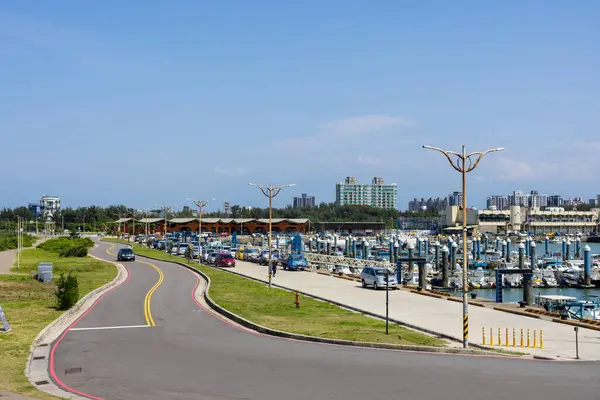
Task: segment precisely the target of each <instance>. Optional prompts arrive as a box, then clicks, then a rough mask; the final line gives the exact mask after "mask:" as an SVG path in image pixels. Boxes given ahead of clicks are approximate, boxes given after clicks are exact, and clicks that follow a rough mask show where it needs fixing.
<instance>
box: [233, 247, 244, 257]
mask: <svg viewBox="0 0 600 400" xmlns="http://www.w3.org/2000/svg"><path fill="white" fill-rule="evenodd" d="M235 258H236V259H237V260H243V259H244V246H240V247H239V248H238V249H237V251H236V252H235Z"/></svg>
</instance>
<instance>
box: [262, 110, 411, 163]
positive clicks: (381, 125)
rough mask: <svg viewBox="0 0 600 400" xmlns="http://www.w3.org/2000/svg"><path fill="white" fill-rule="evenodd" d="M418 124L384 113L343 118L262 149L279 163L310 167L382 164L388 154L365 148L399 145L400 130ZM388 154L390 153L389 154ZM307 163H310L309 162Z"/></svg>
mask: <svg viewBox="0 0 600 400" xmlns="http://www.w3.org/2000/svg"><path fill="white" fill-rule="evenodd" d="M414 125H415V123H414V122H413V121H410V120H409V119H407V118H405V117H401V116H392V115H384V114H375V115H364V116H355V117H349V118H344V119H340V120H335V121H330V122H326V123H322V124H319V125H318V126H317V127H316V129H315V132H314V133H312V134H310V135H306V136H300V137H292V138H286V139H283V140H279V141H276V142H275V143H273V144H272V145H270V146H268V147H266V148H265V149H263V152H267V154H269V157H271V159H275V158H277V159H278V162H286V163H288V162H290V161H294V162H302V163H303V165H308V166H309V169H313V168H312V167H313V166H314V168H319V167H320V166H323V165H326V166H327V168H328V169H329V170H331V169H336V168H337V169H339V170H348V169H349V168H352V167H355V166H357V165H358V166H360V165H362V166H363V168H364V167H367V166H368V167H381V166H382V165H384V164H385V157H383V156H379V157H373V156H366V155H364V153H363V152H364V150H365V149H373V150H376V151H380V150H381V149H382V146H381V144H384V143H385V146H392V147H394V146H398V145H399V143H398V140H402V139H403V138H404V137H406V136H402V135H398V132H399V130H402V129H405V128H408V127H412V126H414ZM386 155H387V154H386ZM307 163H308V164H307Z"/></svg>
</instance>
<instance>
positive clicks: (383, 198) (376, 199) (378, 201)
mask: <svg viewBox="0 0 600 400" xmlns="http://www.w3.org/2000/svg"><path fill="white" fill-rule="evenodd" d="M397 198H398V185H396V184H395V183H387V184H386V183H385V182H384V181H383V178H381V177H375V178H373V181H372V182H371V183H370V184H362V183H358V181H357V180H356V178H355V177H353V176H348V177H346V179H345V180H344V182H338V183H336V184H335V202H336V204H338V205H341V206H344V205H361V206H372V207H378V208H396V207H397V205H396V203H397Z"/></svg>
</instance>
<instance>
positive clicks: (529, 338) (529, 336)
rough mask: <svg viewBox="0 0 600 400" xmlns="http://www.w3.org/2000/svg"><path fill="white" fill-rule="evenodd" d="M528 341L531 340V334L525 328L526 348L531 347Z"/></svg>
mask: <svg viewBox="0 0 600 400" xmlns="http://www.w3.org/2000/svg"><path fill="white" fill-rule="evenodd" d="M530 340H531V333H530V332H529V328H527V347H531V345H530Z"/></svg>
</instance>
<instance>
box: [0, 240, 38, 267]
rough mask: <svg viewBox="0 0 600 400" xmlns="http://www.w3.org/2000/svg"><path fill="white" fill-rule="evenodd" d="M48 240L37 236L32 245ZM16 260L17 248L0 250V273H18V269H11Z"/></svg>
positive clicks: (35, 245)
mask: <svg viewBox="0 0 600 400" xmlns="http://www.w3.org/2000/svg"><path fill="white" fill-rule="evenodd" d="M46 240H48V239H47V238H39V239H38V240H36V241H35V243H34V244H33V247H37V246H38V244H40V243H42V242H44V241H46ZM29 248H31V247H25V249H29ZM15 262H17V250H15V249H13V250H5V251H0V275H3V274H13V273H19V272H18V271H14V272H13V271H11V268H12V267H13V265H14V264H15Z"/></svg>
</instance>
